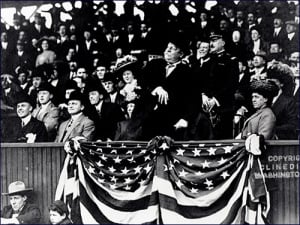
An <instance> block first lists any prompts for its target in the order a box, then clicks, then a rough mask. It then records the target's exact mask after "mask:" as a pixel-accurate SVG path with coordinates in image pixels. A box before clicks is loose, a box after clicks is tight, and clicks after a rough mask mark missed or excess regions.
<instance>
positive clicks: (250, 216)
mask: <svg viewBox="0 0 300 225" xmlns="http://www.w3.org/2000/svg"><path fill="white" fill-rule="evenodd" d="M245 222H246V223H249V224H256V211H253V210H252V209H250V208H249V207H248V206H246V214H245Z"/></svg>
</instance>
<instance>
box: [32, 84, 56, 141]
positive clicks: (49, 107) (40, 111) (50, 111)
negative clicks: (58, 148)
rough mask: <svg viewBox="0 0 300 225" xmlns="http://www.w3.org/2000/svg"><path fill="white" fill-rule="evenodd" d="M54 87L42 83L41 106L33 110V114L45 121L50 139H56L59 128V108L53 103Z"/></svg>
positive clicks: (39, 99) (39, 95)
mask: <svg viewBox="0 0 300 225" xmlns="http://www.w3.org/2000/svg"><path fill="white" fill-rule="evenodd" d="M52 99H53V87H52V86H51V85H50V84H48V83H45V84H42V85H41V86H40V88H39V90H38V103H39V104H40V106H38V107H36V108H35V109H34V110H33V113H32V116H33V117H34V118H37V119H38V120H39V121H41V122H43V123H44V125H45V127H46V129H47V132H48V140H49V141H54V139H55V137H56V132H57V128H58V119H59V109H58V108H57V107H56V106H55V105H54V104H53V103H52Z"/></svg>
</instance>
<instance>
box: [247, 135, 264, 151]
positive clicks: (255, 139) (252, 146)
mask: <svg viewBox="0 0 300 225" xmlns="http://www.w3.org/2000/svg"><path fill="white" fill-rule="evenodd" d="M245 147H246V150H247V151H248V152H250V153H251V154H253V155H261V150H260V149H259V147H260V146H259V136H258V135H257V134H251V135H250V136H249V137H247V139H246V142H245Z"/></svg>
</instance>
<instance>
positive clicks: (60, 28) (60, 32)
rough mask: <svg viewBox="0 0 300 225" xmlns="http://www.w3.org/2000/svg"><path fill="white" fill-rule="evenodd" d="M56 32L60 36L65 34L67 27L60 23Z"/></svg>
mask: <svg viewBox="0 0 300 225" xmlns="http://www.w3.org/2000/svg"><path fill="white" fill-rule="evenodd" d="M58 33H59V34H60V35H61V36H65V35H66V33H67V28H66V26H65V25H61V26H60V27H59V30H58Z"/></svg>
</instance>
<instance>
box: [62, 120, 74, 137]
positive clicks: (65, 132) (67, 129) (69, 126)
mask: <svg viewBox="0 0 300 225" xmlns="http://www.w3.org/2000/svg"><path fill="white" fill-rule="evenodd" d="M72 123H73V119H71V120H70V122H69V124H68V126H67V127H66V129H65V130H64V133H63V135H62V137H61V139H60V141H61V142H62V141H63V140H64V138H65V136H66V134H67V132H68V131H69V130H70V128H71V126H72Z"/></svg>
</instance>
